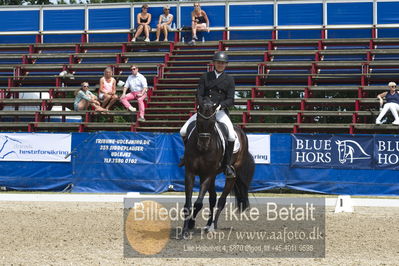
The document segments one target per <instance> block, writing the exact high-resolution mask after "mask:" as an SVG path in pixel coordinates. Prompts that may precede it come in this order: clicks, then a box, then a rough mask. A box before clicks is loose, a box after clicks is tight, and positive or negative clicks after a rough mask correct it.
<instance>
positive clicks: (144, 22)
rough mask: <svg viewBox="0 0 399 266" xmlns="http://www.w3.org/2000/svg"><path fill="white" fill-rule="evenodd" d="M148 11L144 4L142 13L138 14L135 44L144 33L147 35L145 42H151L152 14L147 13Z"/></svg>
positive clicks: (133, 40)
mask: <svg viewBox="0 0 399 266" xmlns="http://www.w3.org/2000/svg"><path fill="white" fill-rule="evenodd" d="M147 11H148V5H147V4H144V5H143V6H142V7H141V13H138V14H137V20H136V21H137V24H138V26H137V28H136V34H134V37H133V39H132V42H135V41H136V39H137V37H139V36H140V35H141V33H142V32H143V31H144V34H145V39H144V41H145V42H149V41H150V31H151V27H150V23H151V14H150V13H148V12H147Z"/></svg>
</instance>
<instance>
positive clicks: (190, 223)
mask: <svg viewBox="0 0 399 266" xmlns="http://www.w3.org/2000/svg"><path fill="white" fill-rule="evenodd" d="M194 226H195V220H190V221H188V229H193V228H194Z"/></svg>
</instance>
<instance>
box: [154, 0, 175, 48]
mask: <svg viewBox="0 0 399 266" xmlns="http://www.w3.org/2000/svg"><path fill="white" fill-rule="evenodd" d="M169 10H170V7H169V6H168V5H165V6H164V7H163V14H161V15H160V16H159V21H158V25H157V39H156V40H155V41H156V42H159V35H161V30H162V31H163V34H164V36H165V39H164V40H163V41H164V42H167V41H168V31H169V30H171V28H170V25H172V21H173V15H172V14H170V13H169Z"/></svg>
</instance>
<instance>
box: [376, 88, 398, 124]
mask: <svg viewBox="0 0 399 266" xmlns="http://www.w3.org/2000/svg"><path fill="white" fill-rule="evenodd" d="M388 87H389V91H386V92H383V93H380V94H378V95H377V98H378V99H379V100H380V110H381V112H380V114H379V115H378V117H377V120H376V121H375V123H376V124H382V123H381V119H382V118H383V117H384V115H385V114H386V113H387V111H388V110H390V111H391V113H392V114H393V116H394V117H395V121H393V122H392V124H394V125H399V116H398V111H399V93H398V92H397V91H396V83H395V82H393V81H391V82H389V83H388ZM384 97H385V99H386V100H387V102H386V103H385V105H384V108H382V105H383V104H384V101H383V98H384Z"/></svg>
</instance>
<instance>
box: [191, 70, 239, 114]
mask: <svg viewBox="0 0 399 266" xmlns="http://www.w3.org/2000/svg"><path fill="white" fill-rule="evenodd" d="M234 94H235V83H234V78H233V77H231V76H230V75H228V74H226V72H223V73H222V74H221V75H220V76H219V78H217V79H216V74H215V71H211V72H206V73H204V74H203V75H202V76H201V78H200V80H199V83H198V90H197V100H198V104H199V105H201V103H202V101H203V100H204V98H205V97H209V98H210V99H211V101H212V102H214V103H215V104H220V106H221V107H222V109H224V110H225V111H226V113H227V112H228V110H227V108H228V107H231V106H233V105H234Z"/></svg>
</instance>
